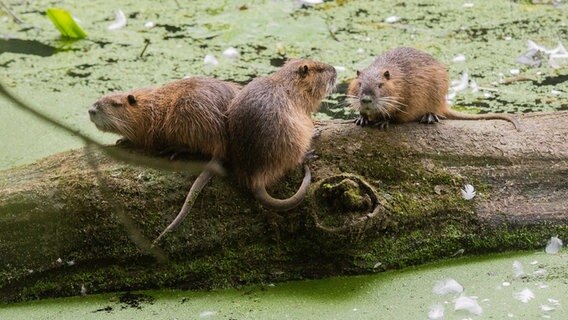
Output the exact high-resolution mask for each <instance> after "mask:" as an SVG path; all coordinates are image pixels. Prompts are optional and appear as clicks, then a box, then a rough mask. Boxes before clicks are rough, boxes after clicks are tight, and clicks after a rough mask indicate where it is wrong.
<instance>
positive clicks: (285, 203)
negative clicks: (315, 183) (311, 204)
mask: <svg viewBox="0 0 568 320" xmlns="http://www.w3.org/2000/svg"><path fill="white" fill-rule="evenodd" d="M311 181H312V174H311V172H310V167H309V166H308V165H307V164H304V179H303V180H302V184H301V185H300V188H299V189H298V191H296V193H295V194H294V195H293V196H291V197H290V198H288V199H275V198H273V197H272V196H271V195H269V194H268V192H266V187H264V186H261V187H258V188H257V189H255V190H253V191H252V192H253V194H254V196H255V198H256V199H258V201H260V203H262V205H263V206H265V207H267V208H270V209H274V210H276V211H288V210H292V209H294V208H295V207H297V206H299V205H300V203H302V201H304V198H305V197H306V194H307V193H308V189H309V187H310V182H311Z"/></svg>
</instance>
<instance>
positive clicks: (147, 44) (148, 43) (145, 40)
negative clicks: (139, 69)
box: [140, 39, 150, 58]
mask: <svg viewBox="0 0 568 320" xmlns="http://www.w3.org/2000/svg"><path fill="white" fill-rule="evenodd" d="M144 43H145V44H146V45H145V46H144V48H143V49H142V52H140V58H142V57H143V56H144V52H146V49H148V46H149V45H150V39H144Z"/></svg>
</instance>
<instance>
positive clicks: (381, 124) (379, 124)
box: [374, 121, 389, 130]
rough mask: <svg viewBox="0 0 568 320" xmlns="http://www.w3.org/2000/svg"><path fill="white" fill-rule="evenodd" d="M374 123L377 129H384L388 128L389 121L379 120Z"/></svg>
mask: <svg viewBox="0 0 568 320" xmlns="http://www.w3.org/2000/svg"><path fill="white" fill-rule="evenodd" d="M374 125H375V126H377V128H379V130H386V129H388V128H389V122H388V121H379V122H376V123H375V124H374Z"/></svg>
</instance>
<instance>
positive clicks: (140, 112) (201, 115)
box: [89, 77, 240, 242]
mask: <svg viewBox="0 0 568 320" xmlns="http://www.w3.org/2000/svg"><path fill="white" fill-rule="evenodd" d="M239 89H240V86H238V85H237V84H234V83H231V82H226V81H221V80H216V79H211V78H205V77H193V78H187V79H182V80H177V81H173V82H170V83H167V84H165V85H163V86H160V87H157V88H141V89H134V90H131V91H128V92H116V93H111V94H108V95H106V96H104V97H102V98H101V99H99V100H97V101H96V102H95V103H94V104H93V106H92V107H91V108H90V109H89V116H90V118H91V121H92V122H93V123H94V124H95V125H96V126H97V128H98V129H99V130H101V131H105V132H113V133H117V134H120V135H122V136H123V137H124V138H125V139H126V140H128V141H130V142H131V143H133V144H134V145H136V146H139V147H142V148H146V149H153V150H164V149H169V148H173V149H182V150H183V151H187V152H191V153H198V154H201V155H205V156H210V157H211V158H212V160H211V164H212V165H213V164H214V163H215V164H216V163H220V162H222V161H223V160H224V159H225V155H226V152H227V141H228V140H227V133H226V121H225V111H226V109H227V107H228V106H229V103H230V102H231V100H232V99H233V98H234V97H235V95H236V94H237V92H238V91H239ZM212 177H213V172H212V171H211V170H208V169H207V168H206V169H205V170H204V171H203V172H202V173H201V174H200V175H199V176H198V177H197V179H196V180H195V182H194V183H193V185H192V186H191V189H190V191H189V193H188V195H187V197H186V200H185V202H184V205H183V207H182V209H181V210H180V212H179V213H178V215H177V216H176V218H175V219H174V221H173V222H172V223H171V224H170V225H168V227H167V228H166V229H165V230H164V231H163V232H162V233H161V234H160V236H159V237H158V238H157V239H156V240H155V242H156V241H158V240H159V239H160V238H161V237H163V236H164V235H165V234H166V233H167V232H169V231H171V230H172V229H174V228H175V227H177V226H178V225H179V224H180V223H181V222H182V221H183V219H184V218H185V216H186V215H187V214H188V213H189V210H191V207H192V206H193V202H194V201H195V198H196V197H197V195H198V194H199V192H200V191H201V190H202V189H203V187H205V185H206V184H207V182H209V180H210V179H211V178H212Z"/></svg>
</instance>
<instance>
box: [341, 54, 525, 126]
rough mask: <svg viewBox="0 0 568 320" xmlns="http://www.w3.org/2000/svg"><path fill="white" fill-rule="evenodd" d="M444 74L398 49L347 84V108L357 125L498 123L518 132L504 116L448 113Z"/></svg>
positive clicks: (422, 57) (431, 62)
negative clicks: (352, 111) (355, 115)
mask: <svg viewBox="0 0 568 320" xmlns="http://www.w3.org/2000/svg"><path fill="white" fill-rule="evenodd" d="M448 86H449V81H448V71H447V70H446V67H445V66H444V65H443V64H441V63H440V62H438V61H436V59H434V57H432V56H431V55H429V54H427V53H425V52H422V51H419V50H417V49H413V48H406V47H400V48H395V49H393V50H391V51H387V52H385V53H383V54H382V55H380V56H378V57H377V58H376V59H375V61H373V63H372V64H371V65H370V66H368V67H367V68H365V69H363V70H362V71H360V72H357V78H356V79H354V80H353V81H351V83H350V84H349V88H348V90H347V96H348V99H349V100H350V102H351V105H352V106H353V107H354V108H355V109H358V110H359V113H360V117H359V118H358V119H357V120H356V121H355V123H356V124H357V125H360V126H365V125H367V124H369V123H374V124H377V125H378V126H379V127H380V128H385V127H387V126H388V124H389V122H392V123H405V122H412V121H420V122H422V123H428V124H431V123H434V122H438V121H439V118H448V119H456V120H480V119H501V120H506V121H510V122H511V123H513V125H514V126H515V128H516V129H517V130H519V123H518V121H517V120H516V119H515V118H513V117H511V116H509V115H506V114H494V113H489V114H475V115H474V114H464V113H460V112H457V111H454V110H452V109H450V107H449V106H448V103H447V101H446V95H447V93H448Z"/></svg>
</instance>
